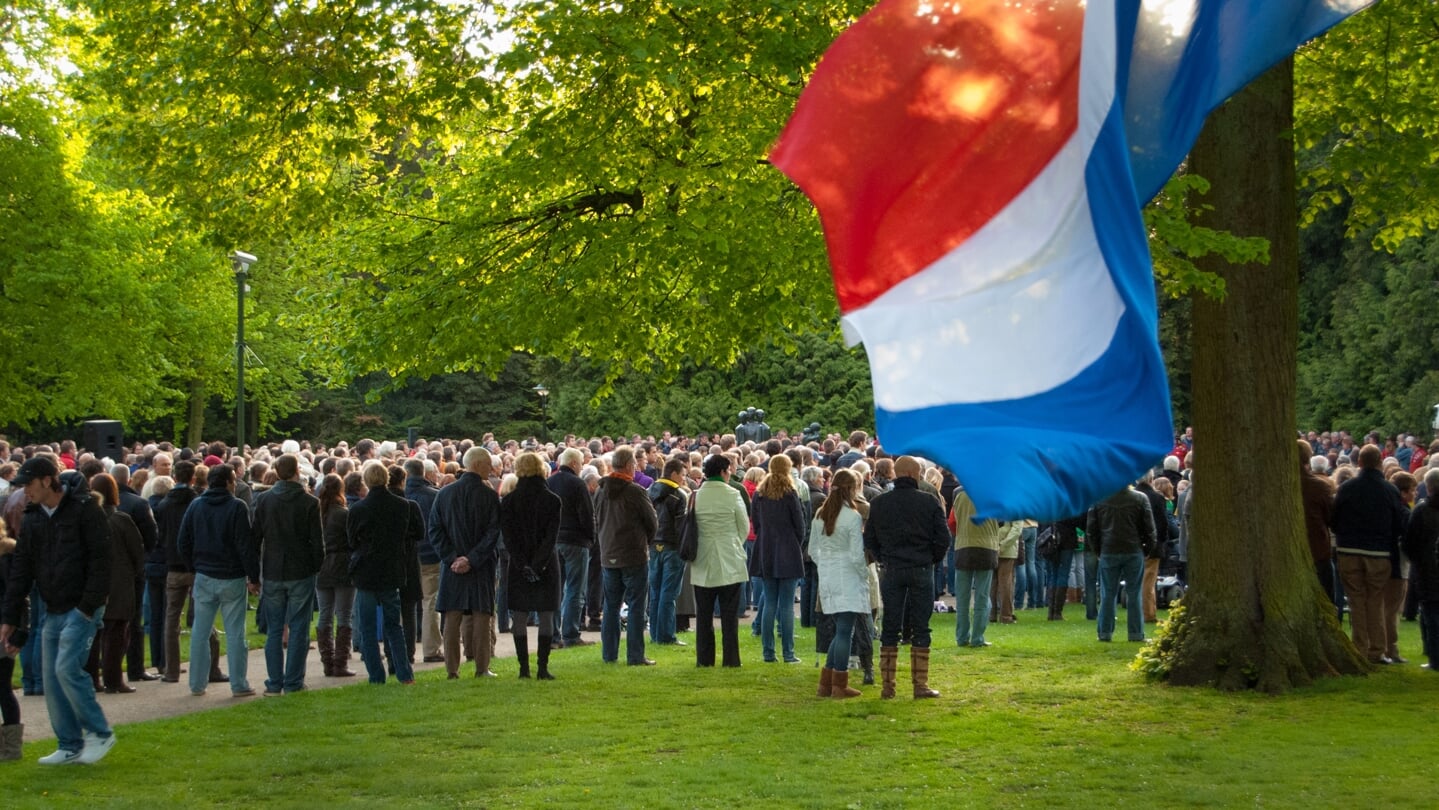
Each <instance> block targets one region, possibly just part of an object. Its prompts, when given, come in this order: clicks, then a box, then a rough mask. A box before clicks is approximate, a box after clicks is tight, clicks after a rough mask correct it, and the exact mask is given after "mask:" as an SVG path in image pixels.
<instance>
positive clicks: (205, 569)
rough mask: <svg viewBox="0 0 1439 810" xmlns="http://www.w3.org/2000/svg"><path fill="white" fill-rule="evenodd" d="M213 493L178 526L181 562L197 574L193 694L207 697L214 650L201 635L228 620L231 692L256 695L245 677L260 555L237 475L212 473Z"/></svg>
mask: <svg viewBox="0 0 1439 810" xmlns="http://www.w3.org/2000/svg"><path fill="white" fill-rule="evenodd" d="M208 480H209V485H210V486H209V488H208V489H206V490H205V494H204V495H201V496H200V497H199V498H196V499H195V502H194V503H192V504H190V508H189V509H186V510H185V516H184V517H183V518H182V519H181V520H180V535H179V538H178V539H177V541H176V544H177V545H178V546H179V549H180V557H181V559H183V560H184V561H185V563H186V564H187V565H188V566H189V567H190V568H192V569H194V571H195V589H194V592H195V596H194V598H195V632H193V633H192V634H191V635H190V694H192V695H195V696H197V697H198V696H200V695H203V694H205V683H206V682H207V680H208V678H207V677H206V675H205V673H206V672H208V671H209V669H210V664H211V661H210V654H211V652H210V647H209V645H207V644H206V643H205V642H204V641H202V640H201V633H200V629H201V628H205V627H214V626H215V614H216V613H219V614H220V615H222V616H223V617H224V622H225V648H226V656H227V657H228V658H229V661H230V679H229V680H230V692H231V694H233V695H234V696H235V697H248V696H250V695H253V694H255V690H254V689H251V688H250V682H249V679H248V678H247V677H246V673H247V671H248V669H249V663H250V659H249V655H248V653H247V647H246V645H245V610H246V607H247V604H246V599H245V592H246V591H247V590H248V591H249V592H250V593H256V594H257V593H259V592H260V555H259V550H258V549H256V548H255V546H254V543H253V542H252V541H251V538H250V509H249V507H247V506H245V502H244V501H242V500H240V499H239V498H237V497H235V471H234V470H233V469H231V468H230V467H227V466H225V465H223V464H221V465H219V466H217V467H215V468H214V469H212V470H210V475H209V479H208Z"/></svg>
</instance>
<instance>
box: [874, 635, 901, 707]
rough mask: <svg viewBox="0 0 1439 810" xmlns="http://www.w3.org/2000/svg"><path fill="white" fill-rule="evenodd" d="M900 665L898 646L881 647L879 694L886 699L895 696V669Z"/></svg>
mask: <svg viewBox="0 0 1439 810" xmlns="http://www.w3.org/2000/svg"><path fill="white" fill-rule="evenodd" d="M898 666H899V648H898V647H880V648H879V677H880V683H881V686H880V691H879V696H880V697H881V698H884V699H885V700H889V699H890V698H892V697H894V671H895V669H896V668H898Z"/></svg>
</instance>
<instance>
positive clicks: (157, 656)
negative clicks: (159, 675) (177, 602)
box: [145, 574, 165, 672]
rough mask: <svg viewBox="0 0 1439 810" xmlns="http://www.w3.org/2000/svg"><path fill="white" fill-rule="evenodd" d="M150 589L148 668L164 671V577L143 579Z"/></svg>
mask: <svg viewBox="0 0 1439 810" xmlns="http://www.w3.org/2000/svg"><path fill="white" fill-rule="evenodd" d="M145 585H146V587H148V588H149V589H150V666H152V667H154V668H155V669H158V670H159V671H161V672H164V671H165V575H164V574H161V575H159V576H156V577H145Z"/></svg>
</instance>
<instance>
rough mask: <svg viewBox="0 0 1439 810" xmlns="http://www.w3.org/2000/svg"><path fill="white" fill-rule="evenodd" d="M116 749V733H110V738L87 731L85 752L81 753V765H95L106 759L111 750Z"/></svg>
mask: <svg viewBox="0 0 1439 810" xmlns="http://www.w3.org/2000/svg"><path fill="white" fill-rule="evenodd" d="M114 747H115V732H113V731H112V732H110V736H108V737H101V736H100V735H98V734H95V733H93V732H88V731H87V732H86V733H85V750H83V751H81V752H80V757H79V763H80V764H81V765H94V764H95V763H96V762H99V761H100V760H102V759H104V758H105V755H106V754H108V753H110V749H111V748H114Z"/></svg>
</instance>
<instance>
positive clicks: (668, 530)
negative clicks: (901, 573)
mask: <svg viewBox="0 0 1439 810" xmlns="http://www.w3.org/2000/svg"><path fill="white" fill-rule="evenodd" d="M687 470H688V465H686V464H685V463H684V462H683V461H680V460H679V459H677V458H672V459H670V460H669V461H666V462H665V466H664V474H663V475H661V476H660V478H659V479H658V480H656V481H655V482H654V483H653V484H651V485H650V490H649V496H650V503H651V504H653V505H654V508H655V517H656V518H657V519H658V521H659V528H658V529H657V530H656V531H655V536H654V540H653V541H652V542H651V543H650V572H649V583H650V593H649V599H650V641H653V642H654V643H656V644H680V645H683V644H684V642H683V641H680V640H679V637H678V636H676V635H675V600H676V599H678V598H679V595H680V584H681V583H682V582H683V581H684V576H685V563H684V560H682V559H680V529H681V528H682V527H683V526H684V522H685V512H686V509H685V496H684V494H683V493H681V492H680V484H681V483H683V482H684V480H685V472H686V471H687Z"/></svg>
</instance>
